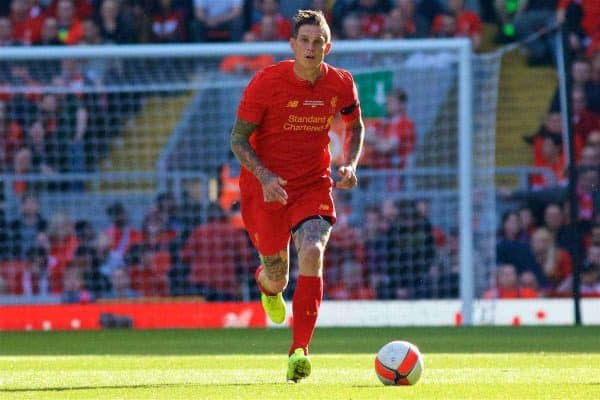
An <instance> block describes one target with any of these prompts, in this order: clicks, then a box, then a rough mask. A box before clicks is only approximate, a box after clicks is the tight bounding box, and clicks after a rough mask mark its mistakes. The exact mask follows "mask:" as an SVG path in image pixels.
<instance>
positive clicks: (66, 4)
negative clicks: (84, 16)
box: [56, 0, 83, 45]
mask: <svg viewBox="0 0 600 400" xmlns="http://www.w3.org/2000/svg"><path fill="white" fill-rule="evenodd" d="M56 22H57V24H58V40H60V41H61V42H62V43H64V44H69V45H72V44H77V43H78V42H79V41H80V40H81V37H82V36H83V25H82V24H81V20H80V19H79V18H77V16H76V15H75V6H74V4H73V0H58V1H57V3H56Z"/></svg>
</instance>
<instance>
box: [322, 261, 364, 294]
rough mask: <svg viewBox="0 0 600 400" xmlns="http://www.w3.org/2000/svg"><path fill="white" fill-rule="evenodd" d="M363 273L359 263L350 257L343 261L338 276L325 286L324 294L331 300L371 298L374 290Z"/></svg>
mask: <svg viewBox="0 0 600 400" xmlns="http://www.w3.org/2000/svg"><path fill="white" fill-rule="evenodd" d="M365 275H366V273H365V269H364V267H363V265H362V264H361V263H359V262H358V261H356V260H351V259H349V260H346V261H344V262H343V263H342V264H341V265H340V273H339V275H338V277H339V278H338V279H337V280H336V282H334V283H333V284H332V285H329V287H327V289H326V291H325V296H326V297H327V298H329V299H331V300H373V299H374V298H375V292H374V291H373V289H372V288H371V286H370V285H369V281H368V279H367V277H366V276H365Z"/></svg>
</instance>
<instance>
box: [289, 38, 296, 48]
mask: <svg viewBox="0 0 600 400" xmlns="http://www.w3.org/2000/svg"><path fill="white" fill-rule="evenodd" d="M290 47H291V48H292V50H294V51H295V50H296V38H295V37H293V36H292V37H291V38H290Z"/></svg>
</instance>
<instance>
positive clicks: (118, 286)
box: [104, 268, 140, 299]
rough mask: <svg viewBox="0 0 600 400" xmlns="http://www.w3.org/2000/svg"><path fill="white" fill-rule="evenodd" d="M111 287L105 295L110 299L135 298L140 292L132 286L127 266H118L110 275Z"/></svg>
mask: <svg viewBox="0 0 600 400" xmlns="http://www.w3.org/2000/svg"><path fill="white" fill-rule="evenodd" d="M110 283H111V289H110V291H109V292H108V293H106V294H105V295H104V297H106V298H109V299H135V298H138V297H140V294H139V293H138V292H136V291H135V290H133V289H132V288H131V279H130V278H129V274H128V273H127V271H126V270H125V268H116V269H114V270H113V271H112V273H111V275H110Z"/></svg>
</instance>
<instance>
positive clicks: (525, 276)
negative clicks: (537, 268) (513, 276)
mask: <svg viewBox="0 0 600 400" xmlns="http://www.w3.org/2000/svg"><path fill="white" fill-rule="evenodd" d="M519 290H520V292H521V293H527V292H528V293H537V296H535V297H541V296H542V295H543V294H544V293H543V291H542V289H541V288H540V284H539V282H538V281H537V278H536V276H535V274H534V273H533V272H531V271H525V272H523V273H522V274H521V275H520V276H519Z"/></svg>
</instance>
